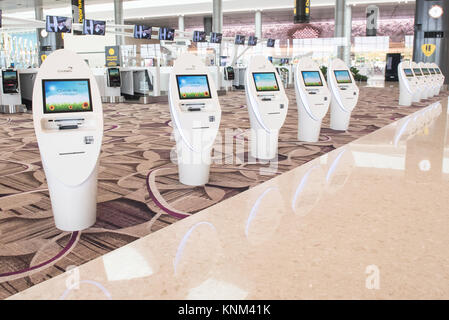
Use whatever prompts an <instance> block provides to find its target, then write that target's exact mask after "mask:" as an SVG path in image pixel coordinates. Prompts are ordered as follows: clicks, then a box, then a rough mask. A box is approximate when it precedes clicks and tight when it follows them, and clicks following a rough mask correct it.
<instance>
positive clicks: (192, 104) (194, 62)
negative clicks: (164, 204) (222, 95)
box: [168, 54, 221, 186]
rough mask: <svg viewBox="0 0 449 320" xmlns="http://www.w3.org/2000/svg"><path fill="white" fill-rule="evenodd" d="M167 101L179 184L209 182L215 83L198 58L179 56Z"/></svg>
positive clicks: (216, 113) (216, 122)
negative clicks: (173, 135) (172, 130)
mask: <svg viewBox="0 0 449 320" xmlns="http://www.w3.org/2000/svg"><path fill="white" fill-rule="evenodd" d="M168 100H169V104H170V114H171V119H172V123H173V129H174V134H175V140H176V150H177V156H178V168H179V181H180V182H181V183H183V184H185V185H190V186H200V185H204V184H206V183H207V182H208V181H209V169H210V163H211V151H212V146H213V144H214V141H215V138H216V136H217V132H218V129H219V126H220V121H221V108H220V103H219V101H218V94H217V90H216V88H215V83H214V81H213V79H212V78H211V77H210V75H209V72H208V68H207V67H206V66H205V65H204V63H203V62H202V61H201V58H200V57H198V56H195V55H192V54H183V55H181V56H180V57H179V58H178V59H177V60H176V61H175V65H174V67H173V72H172V73H171V75H170V84H169V94H168Z"/></svg>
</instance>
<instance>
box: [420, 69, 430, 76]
mask: <svg viewBox="0 0 449 320" xmlns="http://www.w3.org/2000/svg"><path fill="white" fill-rule="evenodd" d="M421 70H422V73H423V75H425V76H430V72H429V69H427V68H422V69H421Z"/></svg>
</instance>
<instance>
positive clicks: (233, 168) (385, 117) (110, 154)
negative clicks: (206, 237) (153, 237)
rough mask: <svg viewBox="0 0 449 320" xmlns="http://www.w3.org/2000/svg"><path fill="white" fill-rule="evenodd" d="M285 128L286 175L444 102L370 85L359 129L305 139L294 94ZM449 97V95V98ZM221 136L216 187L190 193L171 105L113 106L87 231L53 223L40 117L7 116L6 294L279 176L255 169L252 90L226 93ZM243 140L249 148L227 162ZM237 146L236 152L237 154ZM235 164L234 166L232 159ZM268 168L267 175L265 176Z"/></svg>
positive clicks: (2, 221)
mask: <svg viewBox="0 0 449 320" xmlns="http://www.w3.org/2000/svg"><path fill="white" fill-rule="evenodd" d="M287 93H288V95H289V98H290V108H289V112H288V116H287V121H286V123H285V125H284V127H283V128H282V129H281V132H280V143H279V161H278V163H277V170H275V172H272V173H273V174H281V173H283V172H286V171H288V170H291V169H293V168H295V167H297V166H300V165H302V164H304V163H305V162H308V161H310V160H312V159H314V158H316V157H318V156H321V155H322V154H324V153H327V152H329V151H331V150H333V149H335V148H337V147H340V146H342V145H344V144H346V143H348V142H351V141H353V140H355V139H357V138H359V137H361V136H363V135H366V134H368V133H370V132H373V131H375V130H377V129H379V128H381V127H383V126H385V125H387V124H389V123H391V122H393V121H395V120H397V119H399V118H402V117H404V116H406V115H408V114H410V113H412V112H415V111H417V110H418V109H419V108H420V107H423V106H427V105H428V104H429V103H430V102H431V101H437V100H439V99H441V97H442V96H443V94H442V95H440V97H436V98H433V99H431V100H426V101H423V102H422V103H420V104H416V105H414V106H413V107H398V106H397V100H396V99H397V97H398V89H397V88H386V89H380V88H361V92H360V93H361V95H360V100H359V104H358V106H357V108H356V109H355V110H354V112H353V116H352V120H351V125H350V129H349V130H348V131H347V132H337V131H333V130H331V129H329V116H327V117H326V118H325V120H324V122H323V129H322V131H321V137H320V142H318V143H300V142H297V141H296V136H297V109H296V101H295V95H294V91H293V89H288V90H287ZM444 95H445V96H446V95H447V92H445V93H444ZM220 101H221V107H222V111H223V115H222V123H221V131H223V132H224V129H225V128H227V129H233V130H235V131H234V133H233V137H232V138H233V139H231V140H230V141H229V139H224V141H223V143H220V141H217V145H216V150H215V151H214V154H213V156H214V159H216V160H222V161H223V160H226V164H214V165H213V166H212V169H211V179H210V183H209V184H207V185H206V186H204V187H196V188H192V187H188V186H184V185H181V184H180V183H179V182H178V180H177V168H176V165H175V164H173V163H172V161H171V160H170V153H171V150H172V148H173V146H174V144H175V143H174V141H173V140H172V139H171V132H172V129H171V122H170V114H169V110H168V106H167V105H166V104H165V105H164V104H152V105H138V104H120V105H104V111H105V135H104V140H103V149H102V153H101V159H100V175H99V198H98V219H97V223H96V224H95V226H93V227H92V228H90V229H88V230H85V231H83V232H79V233H78V232H75V233H67V232H61V231H59V230H57V229H56V228H55V226H54V223H53V218H52V214H51V205H50V199H49V196H48V191H47V186H46V182H45V175H44V172H43V170H42V166H41V160H40V156H39V151H38V148H37V143H36V138H35V135H34V130H33V123H32V117H31V114H17V115H0V141H1V142H0V298H6V297H8V296H10V295H12V294H15V293H17V292H20V291H22V290H25V289H27V288H29V287H31V286H33V285H35V284H37V283H39V282H42V281H44V280H46V279H49V278H52V277H54V276H56V275H59V274H61V273H63V272H64V271H65V270H66V269H67V268H68V267H69V266H78V265H81V264H83V263H86V262H88V261H90V260H92V259H94V258H97V257H99V256H101V255H103V254H105V253H107V252H109V251H111V250H114V249H116V248H119V247H121V246H123V245H125V244H128V243H130V242H132V241H134V240H136V239H138V238H140V237H143V236H146V235H148V234H150V233H152V232H155V231H157V230H159V229H162V228H164V227H165V226H168V225H170V224H172V223H174V222H176V221H178V220H179V219H182V218H184V217H186V216H189V215H190V214H194V213H195V212H198V211H200V210H202V209H204V208H207V207H209V206H212V205H214V204H216V203H218V202H220V201H222V200H224V199H226V198H229V197H232V196H233V195H235V194H237V193H239V192H242V191H245V190H247V189H248V188H251V187H253V186H255V185H257V184H260V183H262V182H263V181H266V180H268V179H270V178H272V177H273V175H269V174H266V171H269V169H267V168H268V167H269V165H268V164H263V163H256V162H254V161H252V162H249V163H246V162H245V161H239V160H244V159H247V158H248V155H247V152H246V150H247V141H248V140H247V139H248V133H249V132H248V131H247V129H248V128H249V120H248V114H247V109H246V106H245V103H246V102H245V95H244V92H243V91H239V92H232V93H228V94H227V95H226V96H222V97H220ZM235 142H238V143H240V144H242V143H244V144H245V151H244V152H239V153H238V154H236V155H235V158H236V159H233V158H234V157H230V158H226V156H225V155H224V153H223V152H222V151H223V150H225V148H234V146H233V145H234V144H235ZM231 150H233V149H231ZM231 160H232V161H231ZM260 168H262V169H264V168H265V171H264V170H260Z"/></svg>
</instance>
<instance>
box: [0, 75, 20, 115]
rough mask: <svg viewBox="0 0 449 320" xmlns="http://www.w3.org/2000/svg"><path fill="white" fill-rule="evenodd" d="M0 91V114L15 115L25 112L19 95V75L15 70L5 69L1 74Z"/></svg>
mask: <svg viewBox="0 0 449 320" xmlns="http://www.w3.org/2000/svg"><path fill="white" fill-rule="evenodd" d="M1 77H2V79H1V81H0V84H1V89H0V90H1V91H0V112H1V113H17V112H26V111H27V109H26V107H25V105H23V104H22V96H21V94H20V85H19V75H18V72H17V70H14V69H5V70H2V72H1Z"/></svg>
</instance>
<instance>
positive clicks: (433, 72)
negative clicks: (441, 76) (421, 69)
mask: <svg viewBox="0 0 449 320" xmlns="http://www.w3.org/2000/svg"><path fill="white" fill-rule="evenodd" d="M428 69H429V72H430V74H431V75H432V76H434V75H436V74H437V73H436V71H435V69H434V68H428Z"/></svg>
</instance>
